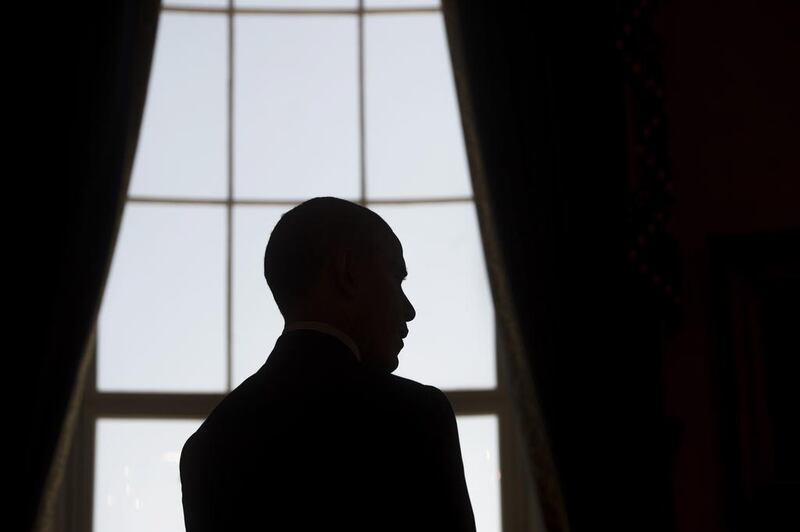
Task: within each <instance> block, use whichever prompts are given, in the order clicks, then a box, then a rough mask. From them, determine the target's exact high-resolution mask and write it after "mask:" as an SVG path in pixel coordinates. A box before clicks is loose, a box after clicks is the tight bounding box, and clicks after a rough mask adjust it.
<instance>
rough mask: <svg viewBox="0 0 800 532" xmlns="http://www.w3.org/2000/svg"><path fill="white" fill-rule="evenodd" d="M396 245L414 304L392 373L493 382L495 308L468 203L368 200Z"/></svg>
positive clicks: (447, 383) (445, 381)
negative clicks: (374, 202)
mask: <svg viewBox="0 0 800 532" xmlns="http://www.w3.org/2000/svg"><path fill="white" fill-rule="evenodd" d="M370 208H372V209H373V210H374V211H375V212H377V213H378V214H380V215H381V217H383V218H384V219H385V220H386V222H387V223H388V224H389V225H390V226H391V227H392V229H393V230H394V232H395V234H396V235H397V237H398V238H399V239H400V242H401V243H402V244H403V254H404V257H405V261H406V266H407V269H408V279H407V280H406V282H405V283H403V287H404V290H405V293H406V295H407V296H408V298H409V300H410V301H411V304H412V305H414V308H415V309H416V311H417V315H416V318H415V319H414V320H413V321H411V322H410V323H409V324H408V328H409V335H408V338H406V340H405V347H404V348H403V350H402V351H401V352H400V366H399V368H398V370H397V371H396V373H397V374H398V375H402V376H403V377H408V378H411V379H414V380H417V381H421V382H423V383H426V384H432V385H434V386H437V387H439V388H445V389H451V390H452V389H473V388H494V387H495V383H496V377H495V356H494V353H495V343H494V342H495V338H494V307H493V305H492V298H491V293H490V290H489V284H488V279H487V276H486V267H485V264H484V258H483V248H482V247H481V240H480V234H479V232H478V231H479V230H478V220H477V215H476V212H475V206H474V205H473V204H472V203H471V202H465V203H453V204H434V205H397V206H371V207H370Z"/></svg>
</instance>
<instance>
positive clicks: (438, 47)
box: [364, 13, 472, 199]
mask: <svg viewBox="0 0 800 532" xmlns="http://www.w3.org/2000/svg"><path fill="white" fill-rule="evenodd" d="M364 31H365V37H364V40H365V48H364V54H365V57H366V66H365V82H366V86H365V89H364V98H365V102H366V110H365V112H366V114H365V120H366V150H367V153H366V167H367V199H377V198H415V197H416V198H419V197H447V196H467V197H468V196H470V195H471V194H472V189H471V185H470V181H469V172H468V167H467V157H466V151H465V149H464V139H463V134H462V131H461V120H460V118H459V111H458V104H457V101H456V94H455V86H454V84H453V75H452V69H451V66H450V56H449V54H448V48H447V39H446V37H445V31H444V23H443V21H442V15H441V14H440V13H425V14H409V15H367V16H365V18H364Z"/></svg>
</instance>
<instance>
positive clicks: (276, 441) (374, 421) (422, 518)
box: [180, 198, 475, 532]
mask: <svg viewBox="0 0 800 532" xmlns="http://www.w3.org/2000/svg"><path fill="white" fill-rule="evenodd" d="M264 275H265V277H266V280H267V283H268V285H269V287H270V289H271V290H272V293H273V296H274V297H275V301H276V303H277V304H278V307H279V309H280V311H281V314H282V315H283V317H284V319H285V322H286V324H285V328H284V331H283V334H282V335H281V336H280V337H279V338H278V340H277V342H276V344H275V347H274V349H273V351H272V353H271V354H270V355H269V358H268V359H267V361H266V362H265V363H264V365H263V366H262V367H261V368H260V369H259V370H258V371H257V372H256V373H255V374H254V375H252V376H251V377H250V378H248V379H247V380H246V381H244V382H243V383H242V384H241V385H240V386H239V387H237V388H236V389H235V390H233V391H232V392H231V393H230V394H228V396H227V397H225V399H223V400H222V402H221V403H220V404H219V405H218V406H217V407H216V408H215V409H214V411H213V412H212V413H211V415H209V417H208V419H206V420H205V422H204V423H203V425H202V426H201V427H200V428H199V429H198V430H197V432H195V433H194V434H193V435H192V436H191V437H190V438H189V440H188V441H187V442H186V445H185V446H184V448H183V452H182V454H181V464H180V468H181V482H182V484H183V509H184V516H185V520H186V529H187V531H188V532H201V531H203V532H204V531H229V530H247V531H251V530H252V531H255V530H315V531H316V530H318V531H326V530H331V531H339V530H344V531H352V530H370V531H376V532H377V531H384V530H404V531H416V530H437V531H472V530H475V522H474V517H473V513H472V506H471V504H470V500H469V495H468V493H467V488H466V483H465V481H464V468H463V464H462V460H461V451H460V448H459V441H458V431H457V428H456V420H455V416H454V414H453V410H452V408H451V406H450V403H449V402H448V400H447V398H446V396H445V395H444V394H443V393H442V392H441V391H439V390H438V389H436V388H434V387H432V386H424V385H422V384H418V383H416V382H414V381H410V380H408V379H404V378H401V377H397V376H394V375H392V374H391V372H392V371H394V369H395V368H396V367H397V365H398V360H397V356H398V354H399V352H400V350H401V349H402V347H403V340H402V339H403V338H404V337H405V336H406V334H408V328H407V327H406V322H408V321H411V320H412V319H414V315H415V310H414V307H413V306H412V305H411V303H410V302H409V300H408V299H407V298H406V296H405V294H404V293H403V289H402V287H401V284H400V283H401V282H402V280H403V279H404V277H405V276H406V268H405V262H404V260H403V250H402V246H401V244H400V241H399V240H398V239H397V237H396V236H395V235H394V233H393V232H392V230H391V229H390V228H389V226H388V225H387V224H386V222H384V221H383V219H381V218H380V217H379V216H378V215H377V214H375V213H374V212H372V211H370V210H369V209H366V208H364V207H361V206H359V205H356V204H354V203H350V202H347V201H344V200H340V199H336V198H314V199H312V200H309V201H307V202H305V203H303V204H301V205H299V206H297V207H295V208H294V209H292V210H290V211H289V212H287V213H286V214H284V215H283V217H281V219H280V221H279V222H278V224H277V225H276V226H275V228H274V230H273V232H272V235H271V237H270V240H269V243H268V244H267V249H266V253H265V254H264Z"/></svg>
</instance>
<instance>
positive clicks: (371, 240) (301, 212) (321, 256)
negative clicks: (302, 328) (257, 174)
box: [264, 197, 393, 316]
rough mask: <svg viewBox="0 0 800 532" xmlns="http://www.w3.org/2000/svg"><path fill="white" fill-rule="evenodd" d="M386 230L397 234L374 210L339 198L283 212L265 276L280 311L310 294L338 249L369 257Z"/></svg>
mask: <svg viewBox="0 0 800 532" xmlns="http://www.w3.org/2000/svg"><path fill="white" fill-rule="evenodd" d="M385 231H388V232H389V234H393V233H392V231H391V228H389V225H388V224H387V223H386V222H385V221H384V220H383V219H382V218H381V217H380V216H378V215H377V214H376V213H375V212H373V211H371V210H369V209H367V208H366V207H362V206H361V205H358V204H356V203H352V202H350V201H346V200H343V199H339V198H333V197H318V198H313V199H310V200H308V201H305V202H303V203H301V204H300V205H297V206H296V207H294V208H293V209H291V210H289V211H287V212H286V213H284V214H283V216H281V218H280V220H278V223H277V224H276V225H275V228H274V229H273V230H272V235H270V238H269V242H267V248H266V250H265V251H264V278H265V279H266V280H267V285H268V286H269V288H270V290H271V291H272V295H273V297H274V298H275V302H276V303H277V304H278V309H280V311H281V314H283V315H284V316H286V315H287V312H290V311H291V309H292V307H293V305H295V304H296V303H297V302H299V301H302V300H303V299H304V298H306V297H307V296H308V295H309V292H308V291H309V290H310V289H313V288H314V287H315V285H316V282H317V281H318V280H319V278H320V277H319V276H320V274H321V273H322V267H323V265H324V264H325V261H326V259H327V258H329V257H330V256H331V255H332V254H333V252H335V251H336V250H338V249H343V248H344V249H347V250H350V251H351V252H354V253H356V254H358V255H359V256H368V255H369V254H372V253H374V252H375V249H376V247H377V246H378V244H379V238H380V236H381V234H383V235H385V234H386V233H385ZM384 238H385V236H384Z"/></svg>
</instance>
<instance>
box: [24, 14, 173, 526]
mask: <svg viewBox="0 0 800 532" xmlns="http://www.w3.org/2000/svg"><path fill="white" fill-rule="evenodd" d="M129 9H132V12H128V11H127V10H126V9H125V8H122V10H123V11H125V12H126V14H129V15H132V17H133V18H135V19H136V28H138V29H139V33H138V35H139V36H140V37H141V39H142V41H141V42H140V43H138V46H139V49H138V50H134V51H133V56H134V58H135V60H134V62H133V65H132V70H133V71H134V73H135V74H134V76H135V77H136V79H138V80H139V84H137V85H135V86H134V87H127V88H124V89H123V90H124V91H125V90H127V91H136V90H138V91H139V93H138V94H136V93H135V92H133V94H129V96H132V97H129V98H128V99H127V101H128V103H127V105H126V106H125V109H124V111H125V116H124V118H123V123H124V125H125V126H127V127H128V128H129V132H128V135H127V138H126V139H125V144H124V147H123V150H124V152H123V154H122V164H121V172H122V173H121V177H120V181H121V182H120V187H119V195H118V197H117V200H116V201H117V208H116V213H115V216H114V220H113V221H112V223H113V227H112V237H111V242H110V243H109V249H110V250H111V252H110V253H109V254H108V256H107V257H106V260H105V264H104V265H103V272H104V274H103V279H102V280H101V281H100V286H99V291H98V293H97V301H96V303H95V305H94V309H93V311H92V319H91V323H92V327H91V330H90V331H89V334H88V336H87V341H86V343H85V344H84V346H83V349H82V350H81V354H80V361H79V363H78V371H77V374H76V376H75V382H74V386H73V389H72V393H71V395H70V399H69V402H68V404H67V407H66V410H65V415H64V420H63V422H62V425H61V430H60V431H59V436H58V441H57V443H56V446H55V450H54V452H53V455H52V457H51V458H50V465H49V468H48V471H47V475H46V477H45V481H44V484H43V488H42V492H41V494H40V496H39V501H38V504H37V510H36V514H35V517H34V524H33V528H32V530H33V531H34V532H49V531H51V530H53V529H54V518H55V511H56V504H57V501H58V496H59V494H60V491H61V486H62V483H63V480H64V477H65V474H66V469H67V461H68V458H69V455H70V451H71V449H72V442H73V440H74V435H75V430H76V427H77V425H78V420H79V417H80V416H79V413H80V408H81V405H82V404H83V396H84V391H85V389H86V385H87V378H88V374H89V367H90V365H91V362H92V359H93V357H94V356H95V350H94V348H93V347H94V343H95V337H96V324H97V318H98V315H99V312H100V305H101V302H102V297H103V294H104V292H105V286H106V282H107V280H108V273H109V271H110V269H111V262H112V259H113V256H114V249H115V248H116V240H117V236H118V235H119V228H120V225H121V223H122V215H123V212H124V209H125V201H126V198H127V194H128V185H129V183H130V176H131V171H132V169H133V161H134V157H135V154H136V149H137V145H138V141H139V132H140V129H141V125H142V117H143V114H144V107H145V102H146V98H147V89H148V86H149V79H150V69H151V66H152V60H153V52H154V49H155V39H156V33H157V29H158V21H159V18H160V17H159V15H160V11H161V0H150V2H149V3H148V4H140V3H138V2H135V3H134V4H130V5H129ZM129 35H130V34H129ZM123 36H124V34H123ZM121 37H122V36H121ZM133 38H136V34H134V37H133ZM137 72H138V74H137Z"/></svg>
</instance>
